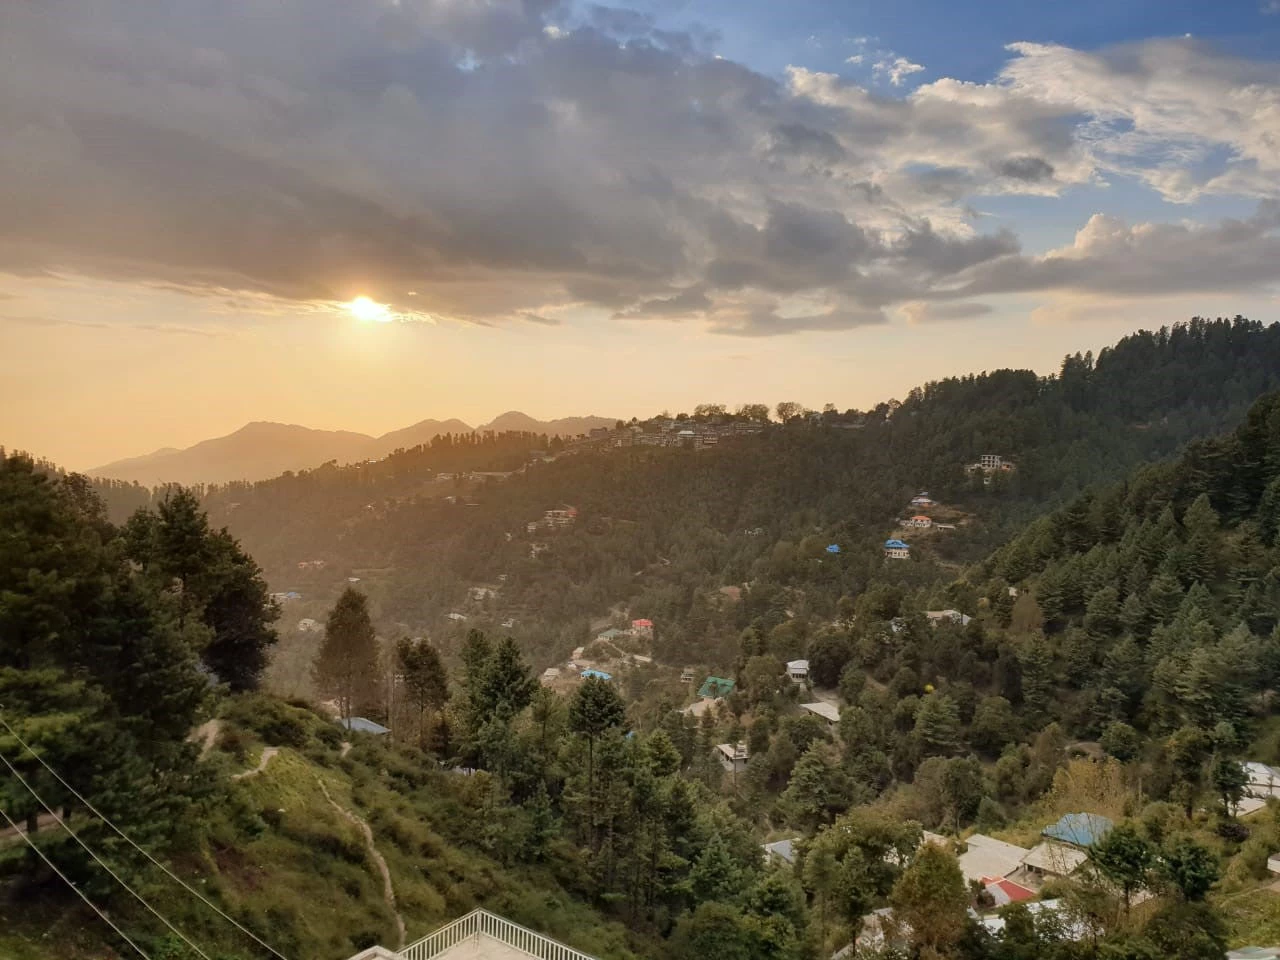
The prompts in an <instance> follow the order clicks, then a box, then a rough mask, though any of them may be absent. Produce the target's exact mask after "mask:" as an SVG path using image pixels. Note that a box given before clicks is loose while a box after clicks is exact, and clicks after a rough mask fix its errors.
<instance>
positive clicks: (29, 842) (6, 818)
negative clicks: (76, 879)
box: [0, 807, 151, 960]
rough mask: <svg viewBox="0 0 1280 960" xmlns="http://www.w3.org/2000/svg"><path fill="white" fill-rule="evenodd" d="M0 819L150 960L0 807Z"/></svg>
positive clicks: (126, 940) (119, 933)
mask: <svg viewBox="0 0 1280 960" xmlns="http://www.w3.org/2000/svg"><path fill="white" fill-rule="evenodd" d="M0 817H4V822H5V823H7V824H8V825H9V826H10V827H11V828H12V829H13V830H15V831H16V832H17V834H18V836H20V837H22V839H23V840H25V841H26V844H27V846H29V847H30V848H31V849H32V850H34V851H35V852H36V856H38V857H39V858H40V859H41V860H43V861H44V862H45V863H46V864H48V866H49V869H50V870H52V871H53V872H54V873H56V874H57V875H58V876H59V877H60V878H62V882H63V883H65V884H66V885H67V886H68V887H70V888H71V889H72V890H73V891H74V892H75V895H76V896H77V897H79V898H80V899H81V900H83V901H84V902H85V903H87V904H88V905H89V909H90V910H92V911H93V912H94V913H96V914H97V915H98V916H99V917H101V918H102V920H103V922H104V923H106V925H107V926H109V927H110V928H111V929H112V930H114V931H115V932H116V934H117V935H118V936H119V937H120V939H122V940H123V941H124V942H125V943H127V944H128V945H129V946H131V947H133V949H134V950H136V951H137V952H138V955H139V956H140V957H142V960H151V958H150V957H149V956H147V952H146V951H145V950H143V949H142V948H141V947H140V946H138V945H137V944H136V943H134V942H133V941H132V940H130V939H129V935H128V934H127V933H125V932H124V931H123V930H121V929H120V928H119V927H117V926H116V925H115V923H114V922H113V921H112V919H111V918H110V917H108V916H107V915H106V914H105V913H103V912H102V911H101V910H100V909H98V906H97V904H95V903H94V902H93V901H92V900H90V899H89V898H88V897H87V896H85V894H84V891H83V890H81V889H80V888H79V887H77V886H76V885H75V884H74V883H73V882H72V881H71V879H70V878H69V877H68V876H67V875H66V874H65V873H63V872H62V871H61V870H59V869H58V868H57V866H56V865H55V864H54V862H53V861H52V860H50V859H49V858H48V857H47V856H45V853H44V851H43V850H41V849H40V848H39V847H38V846H36V842H35V841H34V840H32V839H31V837H29V836H28V835H27V832H26V831H25V830H19V829H18V825H17V824H16V823H14V822H13V819H12V818H11V817H10V816H9V814H8V813H6V812H5V810H4V808H3V807H0Z"/></svg>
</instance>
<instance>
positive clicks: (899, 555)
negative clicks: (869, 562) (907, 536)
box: [884, 540, 911, 560]
mask: <svg viewBox="0 0 1280 960" xmlns="http://www.w3.org/2000/svg"><path fill="white" fill-rule="evenodd" d="M884 555H885V556H886V557H888V558H889V559H890V560H909V559H911V548H910V547H909V546H907V545H906V544H905V543H903V542H902V541H901V540H886V541H885V542H884Z"/></svg>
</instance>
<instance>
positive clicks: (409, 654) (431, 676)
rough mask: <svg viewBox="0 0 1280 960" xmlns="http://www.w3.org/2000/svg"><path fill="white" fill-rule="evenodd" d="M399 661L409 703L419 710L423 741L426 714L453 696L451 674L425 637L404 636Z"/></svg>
mask: <svg viewBox="0 0 1280 960" xmlns="http://www.w3.org/2000/svg"><path fill="white" fill-rule="evenodd" d="M396 660H397V661H398V663H399V665H400V673H401V674H402V675H403V677H404V684H405V689H406V690H407V691H408V694H409V702H410V703H412V704H413V706H414V707H415V708H417V711H418V739H419V742H422V740H423V736H424V734H425V717H426V714H427V713H428V711H430V712H432V713H436V712H438V711H440V710H441V709H443V708H444V705H445V702H446V701H447V700H448V699H449V675H448V673H447V672H446V671H445V668H444V662H443V661H442V660H441V659H440V654H439V653H438V652H437V651H436V648H435V647H433V646H431V644H429V643H428V642H427V641H425V640H416V641H415V640H410V639H408V638H407V637H402V638H401V639H400V641H399V642H398V643H397V644H396Z"/></svg>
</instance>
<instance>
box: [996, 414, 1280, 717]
mask: <svg viewBox="0 0 1280 960" xmlns="http://www.w3.org/2000/svg"><path fill="white" fill-rule="evenodd" d="M1278 507H1280V395H1275V394H1273V395H1271V396H1268V397H1266V398H1264V399H1263V400H1260V401H1259V402H1258V403H1257V404H1255V405H1254V407H1253V408H1252V409H1251V410H1250V412H1249V414H1248V416H1247V418H1246V420H1245V422H1244V424H1242V425H1241V426H1240V428H1239V429H1237V430H1236V431H1235V432H1234V433H1232V434H1230V435H1228V436H1225V437H1222V438H1219V439H1214V440H1204V441H1198V442H1195V443H1192V444H1191V445H1189V447H1188V448H1187V450H1186V452H1185V453H1184V454H1183V456H1181V457H1180V458H1179V459H1178V460H1177V461H1175V462H1173V463H1168V464H1159V465H1155V466H1152V467H1149V468H1146V469H1144V470H1142V471H1140V472H1138V473H1137V474H1136V475H1135V476H1134V477H1133V478H1132V479H1131V480H1129V481H1127V482H1126V483H1123V484H1120V485H1116V486H1112V487H1107V488H1103V489H1100V490H1098V491H1096V492H1089V493H1086V494H1084V495H1082V496H1080V497H1078V498H1077V499H1075V500H1074V501H1072V502H1071V503H1070V504H1068V505H1067V506H1065V507H1063V508H1062V509H1060V510H1058V511H1056V512H1055V513H1053V514H1051V515H1050V516H1048V517H1046V518H1044V519H1043V520H1040V521H1037V522H1036V523H1035V524H1033V525H1032V526H1031V527H1030V528H1029V529H1028V530H1027V531H1026V532H1025V533H1024V534H1023V535H1022V536H1020V537H1018V538H1017V539H1015V540H1014V541H1013V542H1012V543H1010V544H1009V545H1008V546H1007V547H1005V548H1003V549H1002V550H1000V551H999V552H998V553H997V554H996V555H995V556H994V557H993V558H992V559H991V561H990V563H989V564H988V567H989V569H990V570H991V571H992V572H993V573H995V574H996V575H998V576H1000V577H1002V578H1003V579H1004V580H1006V581H1008V582H1011V583H1021V582H1026V583H1028V584H1029V585H1030V586H1031V587H1032V588H1033V591H1034V597H1035V603H1036V605H1037V606H1038V608H1039V615H1040V616H1041V617H1042V618H1043V621H1044V625H1045V631H1046V635H1047V640H1046V642H1045V649H1044V651H1043V655H1044V657H1045V660H1046V663H1045V666H1046V669H1048V670H1050V671H1053V674H1054V676H1055V677H1056V678H1058V679H1060V680H1061V682H1062V685H1063V688H1065V689H1067V690H1075V691H1078V693H1076V694H1074V695H1073V699H1075V700H1076V701H1077V702H1076V705H1075V708H1074V710H1073V715H1074V716H1075V718H1076V721H1077V724H1078V725H1079V726H1080V727H1081V729H1082V730H1087V729H1088V728H1090V727H1093V728H1096V727H1097V726H1098V725H1099V724H1101V723H1103V722H1105V721H1106V720H1123V721H1126V722H1130V723H1138V724H1140V725H1143V726H1149V727H1153V728H1155V729H1166V730H1167V729H1170V728H1172V727H1176V726H1178V725H1180V724H1191V725H1193V726H1197V727H1199V728H1202V729H1205V730H1212V729H1214V727H1215V726H1216V725H1217V724H1221V723H1225V724H1228V725H1229V726H1232V727H1236V728H1241V729H1239V730H1238V733H1240V734H1242V735H1243V734H1244V733H1245V732H1246V731H1245V730H1244V729H1243V728H1242V725H1243V724H1244V723H1245V721H1246V719H1247V718H1248V717H1249V715H1250V714H1251V712H1253V710H1255V709H1256V706H1257V701H1256V699H1255V698H1256V697H1258V696H1259V695H1261V694H1262V693H1263V692H1264V691H1268V690H1271V689H1273V688H1274V687H1275V686H1276V683H1277V680H1280V631H1277V625H1278V624H1280V551H1278V550H1277V542H1276V534H1277V517H1278V514H1277V508H1278Z"/></svg>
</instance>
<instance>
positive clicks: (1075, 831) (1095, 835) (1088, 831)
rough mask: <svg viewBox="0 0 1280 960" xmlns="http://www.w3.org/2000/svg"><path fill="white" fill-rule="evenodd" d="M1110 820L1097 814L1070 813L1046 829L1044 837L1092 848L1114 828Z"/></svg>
mask: <svg viewBox="0 0 1280 960" xmlns="http://www.w3.org/2000/svg"><path fill="white" fill-rule="evenodd" d="M1114 826H1115V824H1113V823H1112V822H1111V821H1110V820H1109V819H1107V818H1106V817H1104V816H1102V815H1101V814H1097V813H1068V814H1065V815H1064V816H1063V817H1062V819H1061V820H1059V821H1058V822H1057V823H1054V824H1050V825H1049V826H1047V827H1045V828H1044V835H1045V836H1046V837H1051V838H1052V839H1054V840H1061V841H1062V842H1063V843H1070V844H1074V845H1075V846H1077V847H1091V846H1093V845H1094V844H1095V843H1097V842H1098V841H1099V840H1101V839H1102V838H1103V837H1105V836H1106V835H1107V834H1108V833H1110V832H1111V828H1112V827H1114Z"/></svg>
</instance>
